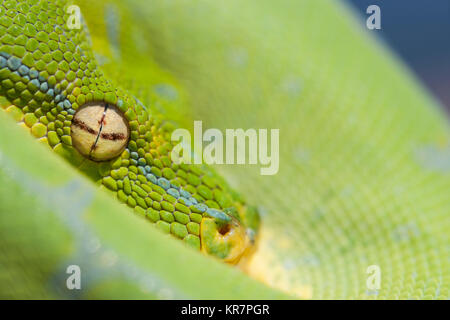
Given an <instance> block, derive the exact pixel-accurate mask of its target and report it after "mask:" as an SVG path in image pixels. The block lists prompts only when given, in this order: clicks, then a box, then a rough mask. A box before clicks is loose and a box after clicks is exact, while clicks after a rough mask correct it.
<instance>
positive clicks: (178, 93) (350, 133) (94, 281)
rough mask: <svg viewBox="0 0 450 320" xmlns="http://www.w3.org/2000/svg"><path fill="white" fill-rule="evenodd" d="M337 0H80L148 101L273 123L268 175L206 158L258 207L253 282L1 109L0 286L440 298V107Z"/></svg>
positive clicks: (443, 252) (186, 123) (448, 203)
mask: <svg viewBox="0 0 450 320" xmlns="http://www.w3.org/2000/svg"><path fill="white" fill-rule="evenodd" d="M343 3H344V2H343V1H335V0H298V1H292V0H279V1H273V0H246V1H242V0H227V1H210V0H199V1H185V0H171V1H167V0H153V1H146V0H104V1H103V0H98V1H97V0H96V1H90V0H80V1H75V4H79V5H80V8H81V12H82V14H83V16H84V18H85V22H86V25H87V26H88V27H89V32H90V39H91V40H92V43H91V44H89V46H90V47H91V48H92V51H93V52H94V56H95V60H96V61H97V63H98V66H99V68H100V69H101V71H102V72H103V73H104V75H105V77H107V78H108V79H111V80H112V81H114V82H112V84H113V85H114V88H116V87H121V88H122V89H124V90H126V91H127V92H128V93H133V94H134V95H135V96H136V97H138V98H139V99H140V101H141V102H142V103H143V104H144V105H145V106H146V107H147V108H149V110H152V112H153V110H157V112H158V113H160V114H161V115H162V116H163V117H165V119H171V120H172V121H173V123H174V124H175V125H177V124H179V125H180V126H181V127H185V128H191V127H192V120H197V119H199V120H203V121H204V127H214V128H219V129H225V128H280V170H279V172H278V174H277V175H275V176H270V177H268V176H261V175H260V174H259V170H257V168H255V167H254V166H230V167H221V168H219V169H218V170H221V173H223V174H224V176H226V178H227V181H229V182H230V184H231V185H232V186H233V187H236V188H237V189H239V190H240V191H241V192H245V196H246V199H248V200H249V203H251V204H256V205H258V208H259V212H261V215H262V216H263V222H264V223H263V224H261V228H260V231H259V232H258V246H257V250H256V251H255V252H254V253H253V254H252V255H251V256H250V258H249V260H248V264H247V268H246V269H247V271H248V273H247V274H249V275H251V277H252V278H256V279H257V280H260V281H254V280H253V279H251V278H250V277H248V276H247V275H246V274H244V273H242V272H240V271H239V270H237V268H231V267H230V266H229V265H227V264H225V263H221V261H220V260H218V259H211V258H210V256H206V255H203V254H200V253H199V252H198V250H190V248H186V246H185V245H183V242H182V241H178V240H176V239H173V238H174V237H172V236H171V235H165V234H162V233H161V232H158V230H156V228H152V226H151V225H150V226H149V225H148V223H147V222H146V221H145V219H146V218H142V219H139V216H138V215H133V214H127V213H129V212H130V211H131V210H129V209H128V208H127V207H126V205H123V204H122V203H121V202H120V201H115V200H114V199H111V197H108V196H107V195H105V194H104V192H102V190H100V188H98V187H97V186H95V185H92V183H89V181H87V179H84V177H83V175H82V174H79V172H76V170H75V169H73V168H71V167H70V166H69V165H67V163H66V161H63V159H61V158H60V157H58V156H57V155H56V154H55V152H53V151H51V150H53V148H52V149H51V150H45V147H44V148H43V147H42V146H40V145H38V144H37V143H36V141H34V140H33V139H32V138H31V137H30V135H29V134H27V133H26V132H23V131H24V130H21V128H19V127H18V126H16V125H15V124H14V121H11V119H10V117H9V116H8V115H7V114H6V113H4V112H0V296H1V297H7V298H55V297H56V298H200V299H240V298H244V299H258V298H262V299H273V298H277V297H278V298H286V296H284V295H280V294H279V292H276V291H275V290H273V288H276V289H280V290H282V291H283V292H286V293H289V294H290V296H289V297H303V298H314V299H448V298H449V292H450V291H449V288H450V273H449V270H450V268H449V259H448V256H449V250H448V249H449V246H448V244H449V243H450V242H449V235H450V231H449V230H450V229H449V226H450V225H449V223H448V221H449V220H448V217H449V212H450V197H449V196H448V190H450V170H449V168H450V165H449V164H450V161H449V159H450V158H449V155H450V143H449V142H450V126H449V121H448V118H446V116H445V115H444V114H443V112H442V110H441V108H439V107H440V106H439V104H438V103H436V101H435V100H434V99H433V98H432V97H431V96H430V95H429V94H428V93H427V92H426V90H424V88H423V86H422V85H420V83H419V82H418V81H415V80H414V77H413V76H412V74H411V72H409V71H408V69H407V67H405V66H404V65H403V64H402V63H401V61H399V60H398V59H396V58H395V57H393V55H392V54H391V53H390V52H389V50H388V49H387V48H386V46H385V45H383V44H382V43H380V42H376V41H374V38H375V37H376V35H377V34H378V32H379V31H369V30H367V28H366V23H365V17H364V16H361V15H360V16H359V17H358V15H354V14H352V12H351V10H348V9H349V8H347V7H345V6H343V5H342V4H343ZM2 5H3V2H2ZM10 18H11V19H12V18H14V17H10ZM2 23H4V21H2ZM36 25H37V24H36ZM0 26H1V27H2V28H0V30H1V31H0V32H2V33H1V34H0V39H3V36H4V35H6V33H7V32H6V30H7V29H8V28H7V27H5V26H4V25H3V24H1V23H0ZM4 28H6V29H4ZM84 30H87V29H84ZM11 31H12V30H11ZM3 32H4V33H3ZM6 39H7V40H8V37H7V38H6ZM9 40H10V39H9ZM44 50H45V49H44ZM11 104H12V103H11V102H9V103H8V105H11ZM14 110H16V109H15V108H11V109H10V111H14ZM191 112H192V116H191V114H190V113H191ZM13 115H14V112H13ZM18 115H19V116H21V115H20V113H19V114H18ZM22 126H23V124H22ZM27 128H28V127H27ZM28 129H29V128H28ZM39 141H43V142H45V140H43V139H41V140H39ZM44 145H45V146H48V143H47V142H45V143H44ZM19 146H20V147H19ZM85 169H86V168H85ZM84 172H87V173H88V174H90V175H91V176H92V177H94V179H93V180H94V181H99V178H98V176H97V175H98V173H97V171H95V170H92V171H90V170H87V171H86V170H84ZM91 173H92V174H91ZM96 176H97V178H95V177H96ZM104 189H106V188H104ZM72 264H75V265H79V266H80V267H81V272H82V274H81V278H82V289H81V290H68V288H67V287H66V279H67V277H68V274H67V273H66V268H67V266H68V265H72ZM369 266H375V267H377V266H378V267H379V270H380V272H381V283H380V288H379V289H377V288H376V286H375V287H374V286H372V285H374V284H376V281H372V280H376V279H375V278H376V277H374V276H375V275H376V273H375V272H372V273H370V272H368V267H369ZM372 270H373V269H372ZM369 271H370V269H369ZM262 283H264V284H267V285H268V286H265V285H263V284H262Z"/></svg>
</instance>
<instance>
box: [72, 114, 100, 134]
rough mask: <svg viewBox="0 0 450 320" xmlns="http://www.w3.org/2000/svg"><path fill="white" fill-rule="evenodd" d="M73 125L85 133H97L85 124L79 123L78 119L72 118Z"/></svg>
mask: <svg viewBox="0 0 450 320" xmlns="http://www.w3.org/2000/svg"><path fill="white" fill-rule="evenodd" d="M72 122H73V124H74V125H75V126H77V127H78V128H80V129H81V130H84V131H87V132H89V133H90V134H98V132H97V131H96V130H94V129H92V128H91V127H89V126H88V125H87V124H86V123H85V122H83V121H81V120H80V119H77V118H74V119H73V120H72Z"/></svg>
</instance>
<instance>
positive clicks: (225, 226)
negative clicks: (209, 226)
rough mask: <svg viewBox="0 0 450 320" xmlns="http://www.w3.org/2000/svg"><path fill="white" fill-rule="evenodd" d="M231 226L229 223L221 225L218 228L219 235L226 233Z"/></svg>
mask: <svg viewBox="0 0 450 320" xmlns="http://www.w3.org/2000/svg"><path fill="white" fill-rule="evenodd" d="M230 230H231V228H230V225H229V224H226V225H223V226H222V227H220V228H219V230H218V231H219V233H220V234H221V235H223V236H224V235H226V234H227V233H228V232H230Z"/></svg>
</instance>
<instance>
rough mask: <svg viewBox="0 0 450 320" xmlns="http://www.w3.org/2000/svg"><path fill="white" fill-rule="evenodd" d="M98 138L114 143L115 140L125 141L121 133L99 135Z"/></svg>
mask: <svg viewBox="0 0 450 320" xmlns="http://www.w3.org/2000/svg"><path fill="white" fill-rule="evenodd" d="M100 137H102V138H103V139H106V140H112V141H116V140H125V139H126V137H125V135H124V134H123V133H115V132H114V133H101V134H100Z"/></svg>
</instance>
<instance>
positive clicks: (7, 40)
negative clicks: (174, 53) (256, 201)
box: [0, 0, 259, 263]
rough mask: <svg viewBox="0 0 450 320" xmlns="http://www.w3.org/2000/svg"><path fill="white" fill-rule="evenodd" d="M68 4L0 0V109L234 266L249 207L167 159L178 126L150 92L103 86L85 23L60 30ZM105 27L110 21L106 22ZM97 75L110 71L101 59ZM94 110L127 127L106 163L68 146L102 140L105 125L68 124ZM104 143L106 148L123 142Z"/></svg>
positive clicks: (252, 216)
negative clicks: (82, 137)
mask: <svg viewBox="0 0 450 320" xmlns="http://www.w3.org/2000/svg"><path fill="white" fill-rule="evenodd" d="M66 8H67V3H66V2H65V1H54V2H52V1H39V0H27V1H4V2H3V4H2V5H1V6H0V96H3V103H2V104H3V108H4V109H5V110H6V112H8V113H10V114H11V115H12V116H13V117H14V119H15V120H16V121H17V122H18V123H19V124H20V125H21V126H23V127H24V128H27V129H28V130H30V132H31V134H32V135H33V136H35V137H36V138H37V139H38V141H40V142H42V143H44V144H47V145H48V146H50V147H51V148H52V149H53V150H54V151H55V152H56V153H58V154H59V155H61V156H62V157H64V158H65V159H67V160H68V161H70V163H72V164H73V165H74V166H75V167H77V168H79V169H80V170H81V171H83V172H84V173H86V174H87V175H88V176H90V177H91V178H92V179H93V180H95V181H97V182H99V183H100V184H101V185H102V186H103V187H105V188H106V189H108V190H109V191H111V192H112V193H113V194H114V195H115V196H116V197H117V199H118V200H120V201H121V202H123V203H126V204H127V205H128V206H129V207H131V208H133V209H134V210H135V212H136V213H137V214H139V215H142V216H145V217H146V218H147V219H148V220H149V221H151V222H153V223H155V224H156V226H157V227H158V228H159V229H160V230H162V231H163V232H166V233H171V234H172V235H173V236H175V237H177V238H179V239H182V240H183V241H185V242H186V243H187V244H188V245H190V246H192V247H194V248H196V249H199V250H201V251H203V252H205V253H207V254H211V255H214V256H216V257H218V258H220V259H223V260H224V261H226V262H230V263H236V262H238V261H239V260H240V258H241V257H242V256H243V255H245V254H246V253H248V252H250V251H251V247H252V245H253V243H254V240H255V234H256V232H257V228H258V220H259V219H258V213H257V211H256V209H255V208H253V207H251V206H248V205H247V204H246V203H245V201H244V200H243V199H242V198H241V197H240V196H239V195H238V194H237V193H236V192H234V191H233V190H231V189H230V188H229V187H228V185H227V184H226V183H225V181H224V180H223V179H221V178H220V177H219V176H218V175H217V174H215V173H214V172H213V171H212V170H211V169H210V168H208V167H207V166H200V165H188V164H180V165H178V164H175V163H173V162H172V161H171V150H172V148H173V147H174V145H175V144H176V143H178V142H172V141H171V133H172V131H173V130H174V128H176V126H177V122H176V121H173V120H171V119H170V118H168V117H166V116H164V115H162V114H161V113H162V112H164V110H165V107H164V104H165V101H164V99H161V98H159V97H158V96H155V97H152V98H153V99H152V100H149V99H146V101H147V102H149V103H148V104H144V103H142V102H141V101H140V100H139V99H138V98H137V97H136V96H134V95H133V94H131V93H129V92H128V91H127V90H125V89H124V88H122V87H121V86H119V85H118V84H116V83H114V82H113V81H111V80H110V79H109V78H108V76H107V75H105V73H104V71H103V70H102V69H101V68H100V67H99V63H98V61H97V60H99V59H101V57H103V59H105V56H106V54H105V55H104V56H102V55H101V54H100V55H99V56H100V58H99V57H98V56H97V57H96V56H95V55H94V52H93V50H92V40H91V39H90V36H89V33H88V29H87V27H86V25H85V21H84V20H83V21H82V22H83V24H82V26H81V28H80V29H69V28H68V27H67V26H66V22H67V21H68V18H69V14H68V13H67V12H66ZM94 11H95V10H94ZM110 15H111V14H110ZM112 15H113V14H112ZM110 19H114V18H110ZM108 23H110V24H111V23H113V24H114V21H112V22H111V21H108V18H105V25H106V26H108ZM109 29H110V30H109V32H110V33H112V34H110V36H111V37H112V38H113V39H114V36H115V35H114V32H119V31H120V30H114V25H113V26H109ZM111 29H112V30H111ZM112 42H114V40H112ZM125 53H126V51H125ZM115 54H116V55H117V54H118V53H117V52H116V53H115ZM121 54H122V52H121ZM109 56H110V57H109V58H108V60H109V61H111V60H112V59H114V54H109ZM152 68H154V69H156V70H153V71H152V72H155V73H158V72H160V71H159V70H158V69H157V67H156V66H152ZM105 69H106V70H111V69H112V68H111V67H109V69H108V63H106V66H105ZM119 71H120V70H113V69H112V71H111V72H119ZM160 73H162V72H160ZM125 86H127V85H125ZM144 98H145V97H144ZM92 104H95V105H101V106H107V108H108V107H109V108H110V109H111V108H114V109H116V110H118V113H119V114H120V116H121V117H124V118H125V122H126V123H127V125H128V128H129V139H128V140H127V141H126V145H125V148H124V150H123V151H122V152H120V154H119V155H118V156H115V157H112V159H108V160H107V161H106V160H105V161H101V160H102V159H100V160H99V159H94V158H95V157H93V156H92V153H89V154H87V155H86V156H83V155H82V154H81V153H80V152H79V151H78V150H77V148H75V147H74V142H75V141H74V139H78V138H76V137H75V135H74V132H75V130H78V131H80V130H81V131H86V132H90V133H89V134H93V135H94V136H93V137H94V138H95V136H98V137H97V140H98V139H99V138H100V140H102V139H103V138H102V137H103V135H100V134H101V132H102V130H105V129H104V127H105V126H106V121H104V120H103V119H102V120H100V121H99V122H98V126H97V127H95V126H94V125H96V124H94V125H92V126H91V127H89V126H87V125H86V124H85V123H84V122H83V121H74V117H75V116H76V113H77V111H78V110H80V109H81V108H82V107H83V106H86V105H92ZM166 104H167V103H166ZM169 104H170V103H169ZM158 105H159V106H161V105H162V107H160V108H161V109H162V112H160V111H158V110H157V107H156V106H158ZM183 107H184V106H183ZM168 109H169V110H170V106H169V107H168ZM106 110H107V109H105V111H104V112H105V113H104V114H106V112H107V111H106ZM174 118H175V120H176V116H175V117H174ZM108 125H111V124H108ZM102 126H103V127H102ZM102 128H103V129H102ZM89 130H90V131H89ZM106 137H107V138H105V139H106V140H111V141H112V143H115V142H116V140H118V141H119V142H120V140H123V141H125V140H126V138H125V137H123V136H121V137H119V138H117V139H116V136H111V135H110V136H106ZM108 137H109V138H108ZM100 142H101V141H99V142H98V144H95V146H93V147H92V148H91V151H93V150H94V149H95V148H97V147H98V146H99V144H100ZM78 149H79V148H78ZM107 158H111V157H107ZM94 160H95V161H94Z"/></svg>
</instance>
